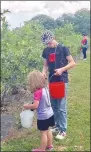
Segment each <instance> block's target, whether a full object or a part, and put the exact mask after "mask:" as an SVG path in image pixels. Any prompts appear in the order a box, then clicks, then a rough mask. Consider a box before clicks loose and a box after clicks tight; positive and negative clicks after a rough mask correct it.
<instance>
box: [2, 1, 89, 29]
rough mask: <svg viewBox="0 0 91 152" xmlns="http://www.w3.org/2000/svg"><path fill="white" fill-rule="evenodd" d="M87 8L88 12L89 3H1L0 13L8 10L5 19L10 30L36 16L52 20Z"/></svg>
mask: <svg viewBox="0 0 91 152" xmlns="http://www.w3.org/2000/svg"><path fill="white" fill-rule="evenodd" d="M82 8H87V9H89V10H90V1H1V11H3V9H9V11H11V13H7V15H6V19H7V21H8V23H9V24H10V25H11V28H16V27H19V26H20V25H23V23H24V21H27V20H30V19H31V18H32V17H34V16H36V15H38V14H45V15H48V16H50V17H53V18H54V19H56V18H58V17H59V16H61V15H62V14H63V13H72V14H74V13H75V12H76V11H77V10H80V9H82Z"/></svg>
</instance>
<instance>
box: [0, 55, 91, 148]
mask: <svg viewBox="0 0 91 152" xmlns="http://www.w3.org/2000/svg"><path fill="white" fill-rule="evenodd" d="M69 77H70V83H69V88H68V130H67V137H66V138H65V139H64V140H62V141H58V140H55V137H54V141H53V143H54V151H90V58H89V57H88V59H87V60H86V61H83V60H80V61H78V62H77V65H76V67H75V68H74V69H72V70H71V71H69ZM24 130H26V129H24ZM20 132H22V135H21V136H17V135H16V137H15V138H14V139H12V140H9V141H7V142H5V143H3V144H2V148H1V150H2V151H31V150H32V148H36V147H38V146H39V143H40V139H39V136H40V135H39V131H37V130H36V127H35V128H33V129H32V130H29V129H28V130H27V131H25V132H26V133H24V135H23V131H20Z"/></svg>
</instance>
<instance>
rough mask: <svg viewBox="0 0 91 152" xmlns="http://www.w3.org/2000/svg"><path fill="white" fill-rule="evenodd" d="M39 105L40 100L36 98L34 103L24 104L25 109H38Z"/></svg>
mask: <svg viewBox="0 0 91 152" xmlns="http://www.w3.org/2000/svg"><path fill="white" fill-rule="evenodd" d="M38 106H39V101H38V100H35V101H34V103H33V104H24V105H23V107H24V108H25V109H32V110H34V109H37V108H38Z"/></svg>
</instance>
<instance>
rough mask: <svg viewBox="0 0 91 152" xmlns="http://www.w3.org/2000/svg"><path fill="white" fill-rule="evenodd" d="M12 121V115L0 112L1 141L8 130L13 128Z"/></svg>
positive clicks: (7, 133)
mask: <svg viewBox="0 0 91 152" xmlns="http://www.w3.org/2000/svg"><path fill="white" fill-rule="evenodd" d="M14 123H15V118H14V116H12V115H6V114H1V141H2V140H4V139H5V138H6V137H7V136H8V135H9V131H10V129H12V128H13V126H14Z"/></svg>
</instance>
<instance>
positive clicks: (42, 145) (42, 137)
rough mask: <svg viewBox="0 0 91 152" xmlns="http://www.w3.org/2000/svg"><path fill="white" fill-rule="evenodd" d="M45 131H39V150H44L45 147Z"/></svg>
mask: <svg viewBox="0 0 91 152" xmlns="http://www.w3.org/2000/svg"><path fill="white" fill-rule="evenodd" d="M47 131H48V130H46V131H41V146H40V149H41V150H45V149H46V146H47Z"/></svg>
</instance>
